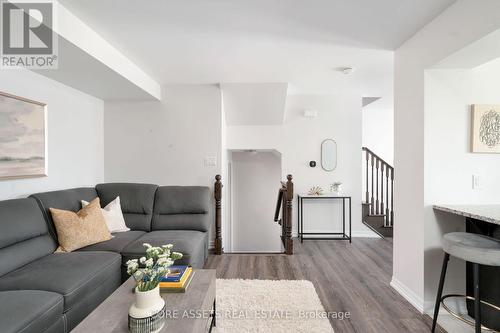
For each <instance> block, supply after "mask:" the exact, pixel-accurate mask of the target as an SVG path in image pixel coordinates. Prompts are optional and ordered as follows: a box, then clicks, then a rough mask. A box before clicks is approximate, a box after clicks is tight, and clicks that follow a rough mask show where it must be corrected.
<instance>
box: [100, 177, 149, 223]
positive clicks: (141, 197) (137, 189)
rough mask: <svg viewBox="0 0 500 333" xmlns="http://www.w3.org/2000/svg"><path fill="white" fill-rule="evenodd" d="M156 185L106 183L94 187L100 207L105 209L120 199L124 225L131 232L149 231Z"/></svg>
mask: <svg viewBox="0 0 500 333" xmlns="http://www.w3.org/2000/svg"><path fill="white" fill-rule="evenodd" d="M157 188H158V185H152V184H134V183H108V184H98V185H96V190H97V194H98V195H99V198H100V199H101V206H102V207H105V206H106V205H107V204H108V203H110V202H111V201H113V200H114V199H115V198H116V197H118V196H119V197H120V203H121V206H122V211H123V217H124V218H125V224H126V225H127V227H129V228H130V229H132V230H142V231H150V230H151V218H152V216H153V204H154V198H155V192H156V189H157Z"/></svg>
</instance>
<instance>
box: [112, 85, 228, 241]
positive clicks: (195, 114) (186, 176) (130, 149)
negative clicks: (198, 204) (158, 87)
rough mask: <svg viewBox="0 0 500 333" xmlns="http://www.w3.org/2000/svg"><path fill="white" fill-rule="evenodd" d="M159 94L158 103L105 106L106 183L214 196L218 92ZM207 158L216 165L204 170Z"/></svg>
mask: <svg viewBox="0 0 500 333" xmlns="http://www.w3.org/2000/svg"><path fill="white" fill-rule="evenodd" d="M162 93H163V96H162V101H158V102H156V101H148V102H120V103H119V102H106V104H105V115H104V139H105V140H104V141H105V149H104V150H105V168H104V171H105V173H104V175H105V177H104V178H105V180H106V182H120V181H124V182H145V183H153V184H159V185H201V186H208V187H210V189H211V190H213V184H214V182H215V179H214V177H215V175H216V174H220V173H221V161H222V157H221V156H222V144H221V143H222V121H221V112H222V111H221V110H222V107H221V95H220V94H221V93H220V89H219V87H218V86H217V85H208V84H207V85H165V86H162ZM206 157H215V158H216V161H217V162H216V165H215V166H207V165H205V158H206ZM212 214H213V212H212ZM210 220H211V221H212V220H213V215H212V216H211V218H210ZM210 239H212V237H211V238H210Z"/></svg>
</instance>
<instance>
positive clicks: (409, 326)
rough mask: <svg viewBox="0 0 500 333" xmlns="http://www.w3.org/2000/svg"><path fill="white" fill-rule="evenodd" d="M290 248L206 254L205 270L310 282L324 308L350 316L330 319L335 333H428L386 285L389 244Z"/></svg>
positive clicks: (372, 241)
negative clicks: (261, 252) (290, 250)
mask: <svg viewBox="0 0 500 333" xmlns="http://www.w3.org/2000/svg"><path fill="white" fill-rule="evenodd" d="M294 248H295V249H294V250H295V254H294V255H292V256H287V255H255V254H224V255H222V256H214V255H211V256H210V257H209V259H208V261H207V263H206V265H205V268H215V269H217V277H218V278H226V279H237V278H240V279H291V280H295V279H297V280H301V279H304V280H310V281H312V282H313V284H314V285H315V287H316V292H317V293H318V295H319V297H320V299H321V302H322V303H323V306H324V307H325V310H326V311H332V312H333V311H335V312H350V319H344V320H338V319H337V320H336V319H330V321H331V324H332V326H333V328H334V329H335V331H336V332H338V333H344V332H349V333H350V332H360V333H369V332H373V333H380V332H387V333H392V332H394V333H400V332H405V331H406V332H412V333H415V332H426V333H427V332H429V330H430V321H431V320H430V318H429V317H428V316H423V315H421V314H420V313H418V312H417V311H416V310H415V308H413V306H411V305H410V304H409V303H408V302H407V301H406V300H404V299H403V298H402V297H401V296H400V295H399V294H398V293H397V292H396V291H395V290H394V289H392V287H391V286H390V285H389V283H390V280H391V275H392V242H390V241H387V240H383V239H377V238H356V239H355V240H354V241H353V242H352V244H349V243H347V242H340V241H305V242H304V243H303V244H300V242H298V241H295V243H294ZM291 297H293V293H292V294H291ZM439 332H444V331H443V330H441V331H439Z"/></svg>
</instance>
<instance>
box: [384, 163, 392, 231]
mask: <svg viewBox="0 0 500 333" xmlns="http://www.w3.org/2000/svg"><path fill="white" fill-rule="evenodd" d="M385 189H386V191H385V202H386V203H387V206H386V207H385V219H384V226H385V227H388V226H389V225H390V223H391V221H389V168H387V172H386V173H385Z"/></svg>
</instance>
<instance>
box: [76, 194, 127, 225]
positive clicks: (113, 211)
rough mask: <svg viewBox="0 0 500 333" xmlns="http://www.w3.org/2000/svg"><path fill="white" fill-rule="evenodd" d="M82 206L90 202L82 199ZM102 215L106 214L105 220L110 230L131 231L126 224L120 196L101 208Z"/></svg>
mask: <svg viewBox="0 0 500 333" xmlns="http://www.w3.org/2000/svg"><path fill="white" fill-rule="evenodd" d="M81 202H82V208H83V207H85V206H87V205H88V204H89V203H88V202H87V201H85V200H82V201H81ZM101 210H102V215H104V220H105V221H106V225H107V226H108V229H109V232H124V231H129V230H130V229H129V228H127V225H126V224H125V219H124V218H123V213H122V207H121V205H120V197H116V199H115V200H113V201H111V202H110V203H109V204H108V205H107V206H106V207H104V208H101Z"/></svg>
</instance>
